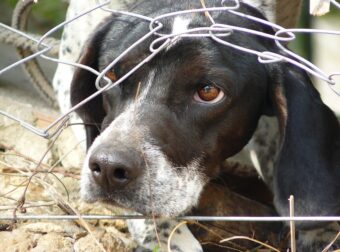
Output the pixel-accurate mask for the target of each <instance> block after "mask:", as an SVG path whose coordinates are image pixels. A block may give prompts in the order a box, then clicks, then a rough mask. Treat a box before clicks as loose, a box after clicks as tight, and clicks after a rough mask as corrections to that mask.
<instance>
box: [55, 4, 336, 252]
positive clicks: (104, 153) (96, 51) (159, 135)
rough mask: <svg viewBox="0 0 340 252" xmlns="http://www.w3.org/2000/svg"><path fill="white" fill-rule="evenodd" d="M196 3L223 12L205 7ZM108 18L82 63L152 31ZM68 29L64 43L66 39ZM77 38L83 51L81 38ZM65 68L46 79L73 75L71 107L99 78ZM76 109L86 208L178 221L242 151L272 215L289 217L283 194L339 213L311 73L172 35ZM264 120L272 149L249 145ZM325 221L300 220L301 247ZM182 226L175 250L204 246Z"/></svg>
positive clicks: (101, 58) (327, 234)
mask: <svg viewBox="0 0 340 252" xmlns="http://www.w3.org/2000/svg"><path fill="white" fill-rule="evenodd" d="M74 2H75V1H74ZM78 2H79V1H78ZM130 2H131V3H127V8H128V9H129V10H130V11H133V12H136V13H140V14H143V15H146V16H150V17H156V16H158V15H161V14H164V13H169V12H173V11H178V10H187V9H193V8H201V7H202V6H201V3H200V1H189V0H178V1H176V2H175V3H174V2H173V1H170V0H157V1H138V0H136V1H130ZM71 4H72V2H71ZM79 4H80V3H79ZM205 4H206V5H207V6H208V7H213V6H216V7H220V6H221V2H220V1H213V0H206V1H205ZM74 5H76V4H74ZM80 8H81V7H80ZM238 11H239V12H242V13H245V14H249V15H252V16H255V17H259V18H263V19H264V16H263V15H262V13H261V12H260V11H259V10H257V9H256V8H254V7H252V6H250V5H248V4H245V3H241V4H240V8H239V9H238ZM210 14H211V15H212V17H213V19H214V20H215V22H217V23H221V24H229V25H234V26H240V27H245V28H250V29H254V30H257V31H262V32H266V33H271V34H272V33H273V31H272V30H271V28H270V27H268V26H265V25H262V24H259V23H256V22H253V21H250V20H248V19H244V18H242V17H239V16H237V15H234V14H232V13H229V12H211V13H210ZM106 16H107V17H106V19H105V20H104V22H102V23H101V24H100V26H98V27H97V28H96V30H95V32H94V33H93V34H92V35H91V38H90V39H89V40H88V42H87V43H86V45H85V47H84V48H83V50H82V52H81V53H80V52H79V54H81V57H80V60H79V62H80V63H82V64H84V65H88V66H90V67H92V68H94V69H96V70H98V71H102V70H103V69H104V68H105V67H106V66H107V65H108V64H110V62H111V61H113V60H114V59H115V58H116V57H117V56H119V55H120V54H121V53H122V52H123V51H124V50H125V49H126V48H127V47H128V46H130V45H131V44H133V43H134V42H135V41H137V40H138V39H139V38H141V37H142V36H143V35H145V34H146V33H147V32H148V31H149V23H148V22H143V21H141V20H140V19H138V18H135V17H132V16H124V15H123V16H121V15H119V16H117V15H106ZM100 20H102V18H101V19H100ZM77 22H81V19H80V20H79V21H77ZM96 22H97V23H98V21H96ZM161 22H162V24H163V28H162V30H161V33H166V34H177V33H178V32H184V31H185V30H187V29H190V28H195V27H206V26H210V25H211V21H210V20H209V19H208V18H207V16H206V15H205V14H204V13H196V14H187V15H179V16H173V17H170V18H167V19H163V20H162V21H161ZM66 29H67V28H66ZM65 32H66V33H65V34H66V35H64V40H65V41H66V37H68V38H69V36H71V34H70V31H67V30H66V31H65ZM65 36H66V37H65ZM76 36H77V34H73V37H76ZM69 39H70V38H69ZM154 39H155V37H150V38H149V39H147V40H146V41H144V42H143V43H141V44H140V45H139V46H138V47H137V48H135V49H134V50H133V51H131V52H130V53H129V54H128V55H127V56H125V57H124V58H123V59H122V60H121V61H120V62H119V63H118V64H117V65H116V66H115V67H114V69H111V70H110V71H109V73H108V74H107V77H108V78H111V79H112V80H113V81H115V80H117V79H119V78H120V77H122V76H123V75H124V74H125V73H127V72H128V71H129V70H131V69H132V68H133V67H134V66H135V65H137V64H138V63H139V62H140V61H141V60H143V59H144V58H145V57H146V56H147V55H149V54H150V51H149V45H150V43H151V42H152V41H153V40H154ZM223 39H224V40H226V41H228V42H230V43H233V44H236V45H240V46H243V47H246V48H249V49H253V50H257V51H271V52H276V53H282V52H280V50H279V49H278V47H277V46H276V45H275V43H274V41H273V40H270V39H264V38H261V37H256V36H250V35H248V34H244V33H240V32H234V33H232V34H231V35H229V36H227V37H225V38H223ZM70 40H73V41H74V38H73V39H70ZM79 40H80V42H79V45H81V44H82V43H83V41H84V40H85V37H84V38H82V39H79ZM79 45H78V47H77V45H76V44H75V45H74V47H75V48H71V45H67V46H68V47H69V48H68V49H66V51H65V52H64V54H65V55H68V53H67V51H69V52H70V51H71V52H72V50H80V49H79ZM63 46H64V48H65V46H66V44H64V45H63ZM75 55H76V56H77V53H75ZM65 71H66V70H65ZM67 71H70V72H69V74H67V73H65V72H64V71H63V69H58V71H57V75H56V77H55V81H54V83H55V86H56V88H57V89H59V90H60V85H63V84H62V83H66V84H68V83H70V82H71V78H73V80H72V84H71V101H72V105H76V104H77V103H79V102H81V101H82V100H83V99H85V98H87V97H88V96H90V95H91V94H93V93H94V92H96V91H97V89H96V86H95V79H96V75H94V74H92V73H91V72H89V71H87V70H83V69H76V70H75V72H74V74H73V72H72V71H73V70H72V71H71V70H67ZM69 75H70V76H69ZM63 78H64V80H63ZM65 78H66V80H65ZM63 95H65V94H62V92H61V93H60V94H59V99H61V100H64V99H62V98H61V97H63ZM67 106H69V105H68V104H66V105H65V107H67ZM77 112H78V115H79V116H80V117H81V119H82V121H83V122H84V123H85V125H86V126H85V128H86V139H87V147H88V151H87V156H86V159H85V162H84V166H83V169H82V178H81V194H82V197H83V199H85V200H86V201H90V202H93V201H97V200H101V201H105V202H109V203H112V204H118V205H120V206H123V207H125V208H128V209H132V210H134V211H136V212H139V213H142V214H148V215H150V214H153V215H156V216H178V215H181V214H184V213H186V212H187V211H189V210H190V209H191V208H192V207H194V206H195V205H196V204H197V202H198V200H199V198H200V194H201V192H202V190H204V186H205V185H206V184H207V183H208V182H209V181H210V180H211V179H213V178H215V177H216V176H218V175H219V167H220V164H221V163H222V162H223V161H224V160H225V159H227V158H230V157H232V156H234V155H235V154H237V153H239V152H240V151H241V150H242V149H243V150H245V151H247V148H249V146H251V147H252V150H251V151H253V152H254V151H255V154H254V153H253V155H251V157H252V159H253V161H254V160H255V161H256V164H255V165H256V167H257V168H258V169H259V172H260V175H261V176H262V177H263V179H264V180H265V182H266V183H267V184H268V186H269V187H270V188H271V189H272V191H273V194H274V204H275V207H276V210H277V211H278V213H279V214H281V215H283V216H287V215H289V212H288V209H289V207H288V201H287V199H288V198H289V196H290V195H294V197H295V215H296V216H331V215H338V214H339V212H340V128H339V123H338V121H337V119H336V117H335V116H334V114H333V113H332V111H331V110H330V109H329V108H328V107H327V106H325V105H324V104H323V103H322V101H321V99H320V96H319V94H318V92H317V91H316V90H315V89H314V87H313V85H312V83H311V81H310V79H309V77H308V75H307V74H306V73H305V72H304V71H302V70H301V69H299V68H297V67H295V66H293V65H290V64H288V63H282V62H277V63H271V64H261V63H259V62H258V59H257V57H256V56H254V55H251V54H248V53H245V52H241V51H238V50H235V49H233V48H230V47H226V46H223V45H221V44H219V43H217V42H215V41H213V40H212V39H211V38H197V37H196V38H189V37H186V38H179V37H177V38H176V39H174V40H173V41H172V43H170V44H169V45H167V47H166V48H165V49H164V50H163V51H162V52H160V53H159V54H158V55H157V56H156V57H155V58H153V59H152V60H151V61H149V62H148V63H147V64H145V65H144V66H142V67H141V68H140V69H138V70H137V71H136V72H135V73H134V74H133V75H131V76H130V77H129V78H128V79H127V80H125V81H124V82H123V83H122V84H121V85H119V86H116V87H114V88H111V89H109V90H108V91H106V92H104V93H103V94H102V95H100V96H98V97H96V98H95V99H93V100H91V101H90V102H88V103H86V104H85V105H83V106H82V107H81V108H80V109H79V110H78V111H77ZM261 118H264V119H261ZM270 118H273V119H274V120H276V119H277V122H278V127H277V128H278V129H277V130H278V132H279V134H280V136H279V137H277V138H276V134H273V135H272V138H270V136H268V138H269V139H265V140H264V141H265V143H268V142H271V143H272V142H274V143H276V142H279V144H274V146H276V147H275V148H274V150H272V149H273V148H271V152H269V151H268V150H269V147H268V146H266V144H263V142H262V141H257V140H256V136H257V135H256V132H261V131H262V135H263V130H267V129H266V128H261V127H262V126H263V125H264V124H263V121H271V120H272V119H270ZM259 122H260V123H259ZM274 124H275V123H274ZM256 129H257V131H256V132H255V130H256ZM254 132H255V133H254ZM262 137H263V136H262ZM247 144H248V145H247ZM264 145H265V146H264ZM245 146H246V149H244V148H245ZM271 147H272V146H271ZM254 148H255V149H254ZM258 150H259V151H258ZM254 155H255V156H254ZM273 160H274V161H273ZM160 225H161V224H160ZM172 225H173V224H171V225H170V226H169V225H165V226H166V228H170V227H171V226H172ZM325 225H326V224H325ZM327 225H328V227H327V229H326V228H325V227H324V226H322V224H320V223H319V224H316V223H306V222H302V223H297V227H298V229H299V230H301V231H300V237H299V241H300V242H299V244H298V246H299V248H298V251H318V250H319V249H320V251H321V249H322V248H323V247H324V246H326V245H327V243H329V242H330V241H331V239H332V238H333V237H334V236H335V235H336V233H337V232H338V231H339V226H338V223H331V224H329V223H328V224H327ZM129 228H130V230H131V231H132V233H133V235H134V236H135V237H136V239H137V241H138V242H139V243H140V244H141V245H142V246H144V247H145V248H149V249H152V248H153V246H154V245H155V240H153V238H150V237H149V236H148V235H149V233H148V232H149V231H151V230H152V228H150V226H148V225H145V223H144V221H135V222H130V224H129ZM145 230H147V231H148V232H145ZM182 231H183V232H179V233H177V234H176V236H175V237H174V239H173V242H172V248H173V251H201V250H202V249H201V247H200V245H199V244H198V243H197V241H195V240H194V237H193V236H192V235H191V233H190V232H189V230H188V229H187V228H186V227H183V230H182ZM320 234H322V235H320ZM161 235H162V234H161ZM338 246H339V243H338V244H336V243H335V244H334V245H333V247H334V248H335V247H336V248H338Z"/></svg>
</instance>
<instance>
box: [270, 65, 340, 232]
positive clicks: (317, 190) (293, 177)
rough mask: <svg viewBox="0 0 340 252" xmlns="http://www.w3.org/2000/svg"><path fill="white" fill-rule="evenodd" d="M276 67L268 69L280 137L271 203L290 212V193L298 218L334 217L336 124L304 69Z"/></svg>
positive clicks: (338, 183) (337, 201) (339, 189)
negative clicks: (269, 70) (277, 68)
mask: <svg viewBox="0 0 340 252" xmlns="http://www.w3.org/2000/svg"><path fill="white" fill-rule="evenodd" d="M279 68H280V70H279V71H275V70H272V73H271V75H272V81H273V82H272V84H273V85H272V87H271V92H270V93H271V101H272V103H273V106H274V110H275V113H276V114H277V116H278V120H279V125H280V130H281V136H282V139H281V140H282V142H281V150H280V153H279V156H278V159H277V161H276V165H275V170H274V181H273V183H274V188H273V190H274V195H275V199H274V204H275V206H276V208H277V210H278V212H279V213H280V214H281V215H283V216H288V215H289V203H288V198H289V196H290V195H293V196H294V198H295V215H296V216H327V215H336V214H338V213H339V210H340V127H339V122H338V120H337V118H336V117H335V115H334V113H333V112H332V111H331V110H330V109H329V108H328V107H327V106H326V105H325V104H323V102H322V101H321V98H320V95H319V93H318V92H317V91H316V89H315V88H314V87H313V84H312V83H311V80H310V78H309V77H308V75H307V74H306V73H305V72H304V71H302V70H300V69H298V68H297V67H295V66H292V65H288V64H282V65H280V67H279ZM299 225H300V227H302V228H304V227H305V228H308V227H309V226H308V225H307V223H306V224H302V223H299ZM309 225H310V226H313V225H315V223H312V224H309Z"/></svg>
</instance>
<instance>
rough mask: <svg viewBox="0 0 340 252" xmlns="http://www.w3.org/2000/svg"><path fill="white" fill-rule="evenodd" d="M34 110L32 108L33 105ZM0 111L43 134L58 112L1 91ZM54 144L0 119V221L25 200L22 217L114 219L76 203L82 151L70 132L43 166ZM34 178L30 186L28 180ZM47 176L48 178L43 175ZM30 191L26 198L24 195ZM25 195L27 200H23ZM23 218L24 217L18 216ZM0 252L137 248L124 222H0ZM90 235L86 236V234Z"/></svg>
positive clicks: (8, 89) (18, 91)
mask: <svg viewBox="0 0 340 252" xmlns="http://www.w3.org/2000/svg"><path fill="white" fill-rule="evenodd" d="M32 104H33V105H32ZM0 110H4V111H6V112H9V113H10V114H12V115H15V116H18V117H19V118H20V119H23V120H25V122H28V123H31V124H33V125H34V126H37V127H39V128H41V129H43V128H45V127H46V126H47V125H48V124H49V122H51V121H52V120H53V119H54V118H56V117H57V115H58V112H57V111H56V110H53V109H51V108H48V107H47V106H46V105H44V104H42V103H41V102H40V101H39V100H38V99H36V96H32V95H31V96H30V95H29V93H28V92H24V91H23V90H22V89H17V88H15V87H9V86H5V85H0ZM51 143H52V140H51V139H50V140H46V139H44V138H42V137H39V136H37V135H35V134H33V133H31V132H30V131H28V130H26V129H24V128H23V127H21V126H20V125H19V124H18V123H16V122H14V121H12V120H10V119H8V118H6V117H4V116H2V115H1V116H0V217H4V216H9V217H11V216H13V214H14V209H15V208H16V207H17V206H18V205H19V203H20V202H22V200H23V199H25V204H24V208H22V209H20V208H19V209H18V210H17V212H16V214H17V215H18V216H20V215H39V214H41V215H66V214H70V213H72V211H73V212H75V213H82V214H99V213H100V214H115V213H119V209H112V208H111V209H109V208H106V207H105V206H103V205H100V204H94V205H88V204H85V203H83V202H81V200H80V199H79V177H80V175H79V173H80V170H79V167H81V163H80V162H81V161H80V160H82V156H83V151H82V148H81V146H80V144H78V143H77V141H76V140H75V138H74V137H73V134H72V131H71V129H70V127H68V128H66V129H65V130H63V132H62V134H61V135H60V137H59V138H58V139H57V141H56V142H55V144H54V145H53V147H52V148H51V150H50V151H48V152H47V154H46V156H45V158H44V159H43V162H42V164H41V165H40V166H38V163H39V160H40V159H41V158H42V157H43V155H44V153H45V152H46V150H48V148H49V145H50V144H51ZM34 171H39V173H37V175H35V176H34V177H33V178H32V180H31V182H30V183H29V185H28V179H29V178H30V176H31V175H32V174H33V173H34ZM47 172H48V173H47ZM27 185H28V187H27V188H28V189H27V192H26V193H24V191H25V188H26V186H27ZM23 195H25V196H24V197H23ZM21 212H22V213H21ZM0 230H1V231H0V240H1V241H2V242H1V243H0V251H18V252H21V251H22V252H24V251H35V252H37V251H65V252H66V251H79V252H80V251H103V249H105V251H118V252H119V251H130V250H131V248H132V247H133V246H134V245H135V244H134V243H133V242H132V241H131V240H130V239H129V237H128V234H127V229H126V226H125V223H124V222H123V221H105V220H101V221H86V223H84V222H82V221H54V220H33V219H30V220H27V221H18V222H17V223H13V221H11V220H0ZM89 230H90V231H89Z"/></svg>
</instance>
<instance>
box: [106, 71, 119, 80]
mask: <svg viewBox="0 0 340 252" xmlns="http://www.w3.org/2000/svg"><path fill="white" fill-rule="evenodd" d="M105 76H106V77H107V78H109V79H110V80H111V81H112V82H115V81H116V80H117V76H116V74H115V73H114V72H113V71H112V70H110V71H108V72H106V74H105Z"/></svg>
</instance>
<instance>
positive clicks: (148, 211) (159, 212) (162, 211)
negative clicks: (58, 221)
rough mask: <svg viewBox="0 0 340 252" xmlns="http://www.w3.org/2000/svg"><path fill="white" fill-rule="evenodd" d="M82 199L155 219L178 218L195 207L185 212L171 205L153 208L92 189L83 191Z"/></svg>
mask: <svg viewBox="0 0 340 252" xmlns="http://www.w3.org/2000/svg"><path fill="white" fill-rule="evenodd" d="M81 199H82V201H84V202H86V203H91V204H93V203H95V202H101V203H104V204H106V205H110V206H114V207H118V208H121V209H124V210H125V211H126V212H131V211H132V212H136V213H139V214H142V215H145V216H153V217H163V218H170V217H177V216H181V215H184V214H185V213H187V212H189V211H190V210H191V209H192V207H193V206H187V207H186V208H185V209H184V210H183V209H181V210H179V209H177V208H173V207H172V206H170V205H163V206H161V207H157V206H152V204H150V202H143V201H141V202H137V201H130V200H127V199H124V198H123V199H122V198H114V197H112V195H104V194H103V193H102V192H100V190H98V189H94V188H92V190H90V191H88V190H86V191H83V190H82V191H81Z"/></svg>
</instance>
